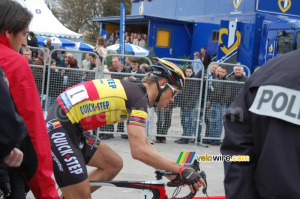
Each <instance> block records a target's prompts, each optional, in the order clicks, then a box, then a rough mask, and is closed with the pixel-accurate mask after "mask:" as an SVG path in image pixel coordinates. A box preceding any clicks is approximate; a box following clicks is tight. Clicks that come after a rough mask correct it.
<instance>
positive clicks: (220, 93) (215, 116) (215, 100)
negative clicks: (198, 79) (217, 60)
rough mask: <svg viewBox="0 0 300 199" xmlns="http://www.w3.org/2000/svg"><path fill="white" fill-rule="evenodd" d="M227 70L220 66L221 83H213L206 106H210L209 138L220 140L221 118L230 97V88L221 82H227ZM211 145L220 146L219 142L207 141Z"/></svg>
mask: <svg viewBox="0 0 300 199" xmlns="http://www.w3.org/2000/svg"><path fill="white" fill-rule="evenodd" d="M226 75H227V68H226V67H225V66H221V69H220V71H219V77H220V80H222V81H217V82H213V83H212V85H211V87H212V91H211V92H210V95H209V96H208V102H207V106H210V121H209V135H208V136H209V137H215V138H221V134H222V128H223V123H222V118H223V115H224V113H225V111H226V107H227V106H228V105H229V104H228V99H230V95H231V87H230V86H229V85H228V84H226V83H224V82H223V81H226V80H228V78H227V77H226ZM208 143H209V144H211V145H220V143H221V141H220V140H208Z"/></svg>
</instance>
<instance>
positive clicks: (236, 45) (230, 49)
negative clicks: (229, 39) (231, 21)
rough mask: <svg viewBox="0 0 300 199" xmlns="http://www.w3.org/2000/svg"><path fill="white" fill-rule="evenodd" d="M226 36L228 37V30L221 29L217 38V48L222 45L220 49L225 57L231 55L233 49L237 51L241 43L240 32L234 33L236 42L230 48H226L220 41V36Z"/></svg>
mask: <svg viewBox="0 0 300 199" xmlns="http://www.w3.org/2000/svg"><path fill="white" fill-rule="evenodd" d="M223 34H226V35H228V29H227V28H222V29H221V30H220V36H219V46H220V45H222V44H223V46H222V47H220V49H221V50H222V51H223V52H224V53H225V55H228V54H229V53H231V52H232V51H234V50H235V49H237V48H238V47H239V45H240V43H241V33H240V31H238V30H237V31H236V33H235V36H236V41H235V43H234V44H233V45H232V46H231V47H230V46H228V48H227V47H226V46H225V45H224V43H223V41H222V35H223Z"/></svg>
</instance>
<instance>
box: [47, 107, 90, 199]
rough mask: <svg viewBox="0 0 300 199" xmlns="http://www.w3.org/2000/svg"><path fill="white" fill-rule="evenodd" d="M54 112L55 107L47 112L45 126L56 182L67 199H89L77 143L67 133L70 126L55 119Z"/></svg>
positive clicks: (83, 163)
mask: <svg viewBox="0 0 300 199" xmlns="http://www.w3.org/2000/svg"><path fill="white" fill-rule="evenodd" d="M54 112H55V107H51V108H50V109H49V110H48V116H47V118H46V124H47V128H48V133H49V137H50V144H51V150H52V159H53V170H54V176H55V179H56V182H57V184H58V186H59V187H60V188H61V191H62V193H63V195H64V196H65V198H67V199H68V198H72V199H73V198H75V199H77V198H78V199H82V198H91V194H90V189H89V181H88V173H87V169H86V163H85V159H84V156H83V154H82V153H81V150H80V149H79V147H78V144H77V142H76V143H74V142H73V141H72V140H71V138H70V136H69V133H67V132H69V131H70V129H71V127H70V126H71V125H70V126H69V127H68V126H64V125H65V124H64V123H63V122H62V123H61V122H60V121H59V120H58V119H57V118H56V116H55V114H54ZM65 123H66V122H65ZM74 133H75V132H74Z"/></svg>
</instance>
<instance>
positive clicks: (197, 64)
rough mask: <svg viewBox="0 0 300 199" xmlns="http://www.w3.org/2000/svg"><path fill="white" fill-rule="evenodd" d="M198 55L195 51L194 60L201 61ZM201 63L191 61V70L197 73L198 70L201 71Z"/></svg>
mask: <svg viewBox="0 0 300 199" xmlns="http://www.w3.org/2000/svg"><path fill="white" fill-rule="evenodd" d="M199 57H200V53H199V52H195V53H194V61H199V62H201V60H200V58H199ZM201 63H202V62H201ZM201 63H197V62H192V67H193V71H194V73H195V74H198V73H199V72H200V71H202V69H203V68H202V64H201Z"/></svg>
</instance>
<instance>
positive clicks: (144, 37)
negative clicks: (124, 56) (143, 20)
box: [143, 34, 148, 46]
mask: <svg viewBox="0 0 300 199" xmlns="http://www.w3.org/2000/svg"><path fill="white" fill-rule="evenodd" d="M143 39H144V41H145V44H146V46H147V44H148V35H147V34H143Z"/></svg>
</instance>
